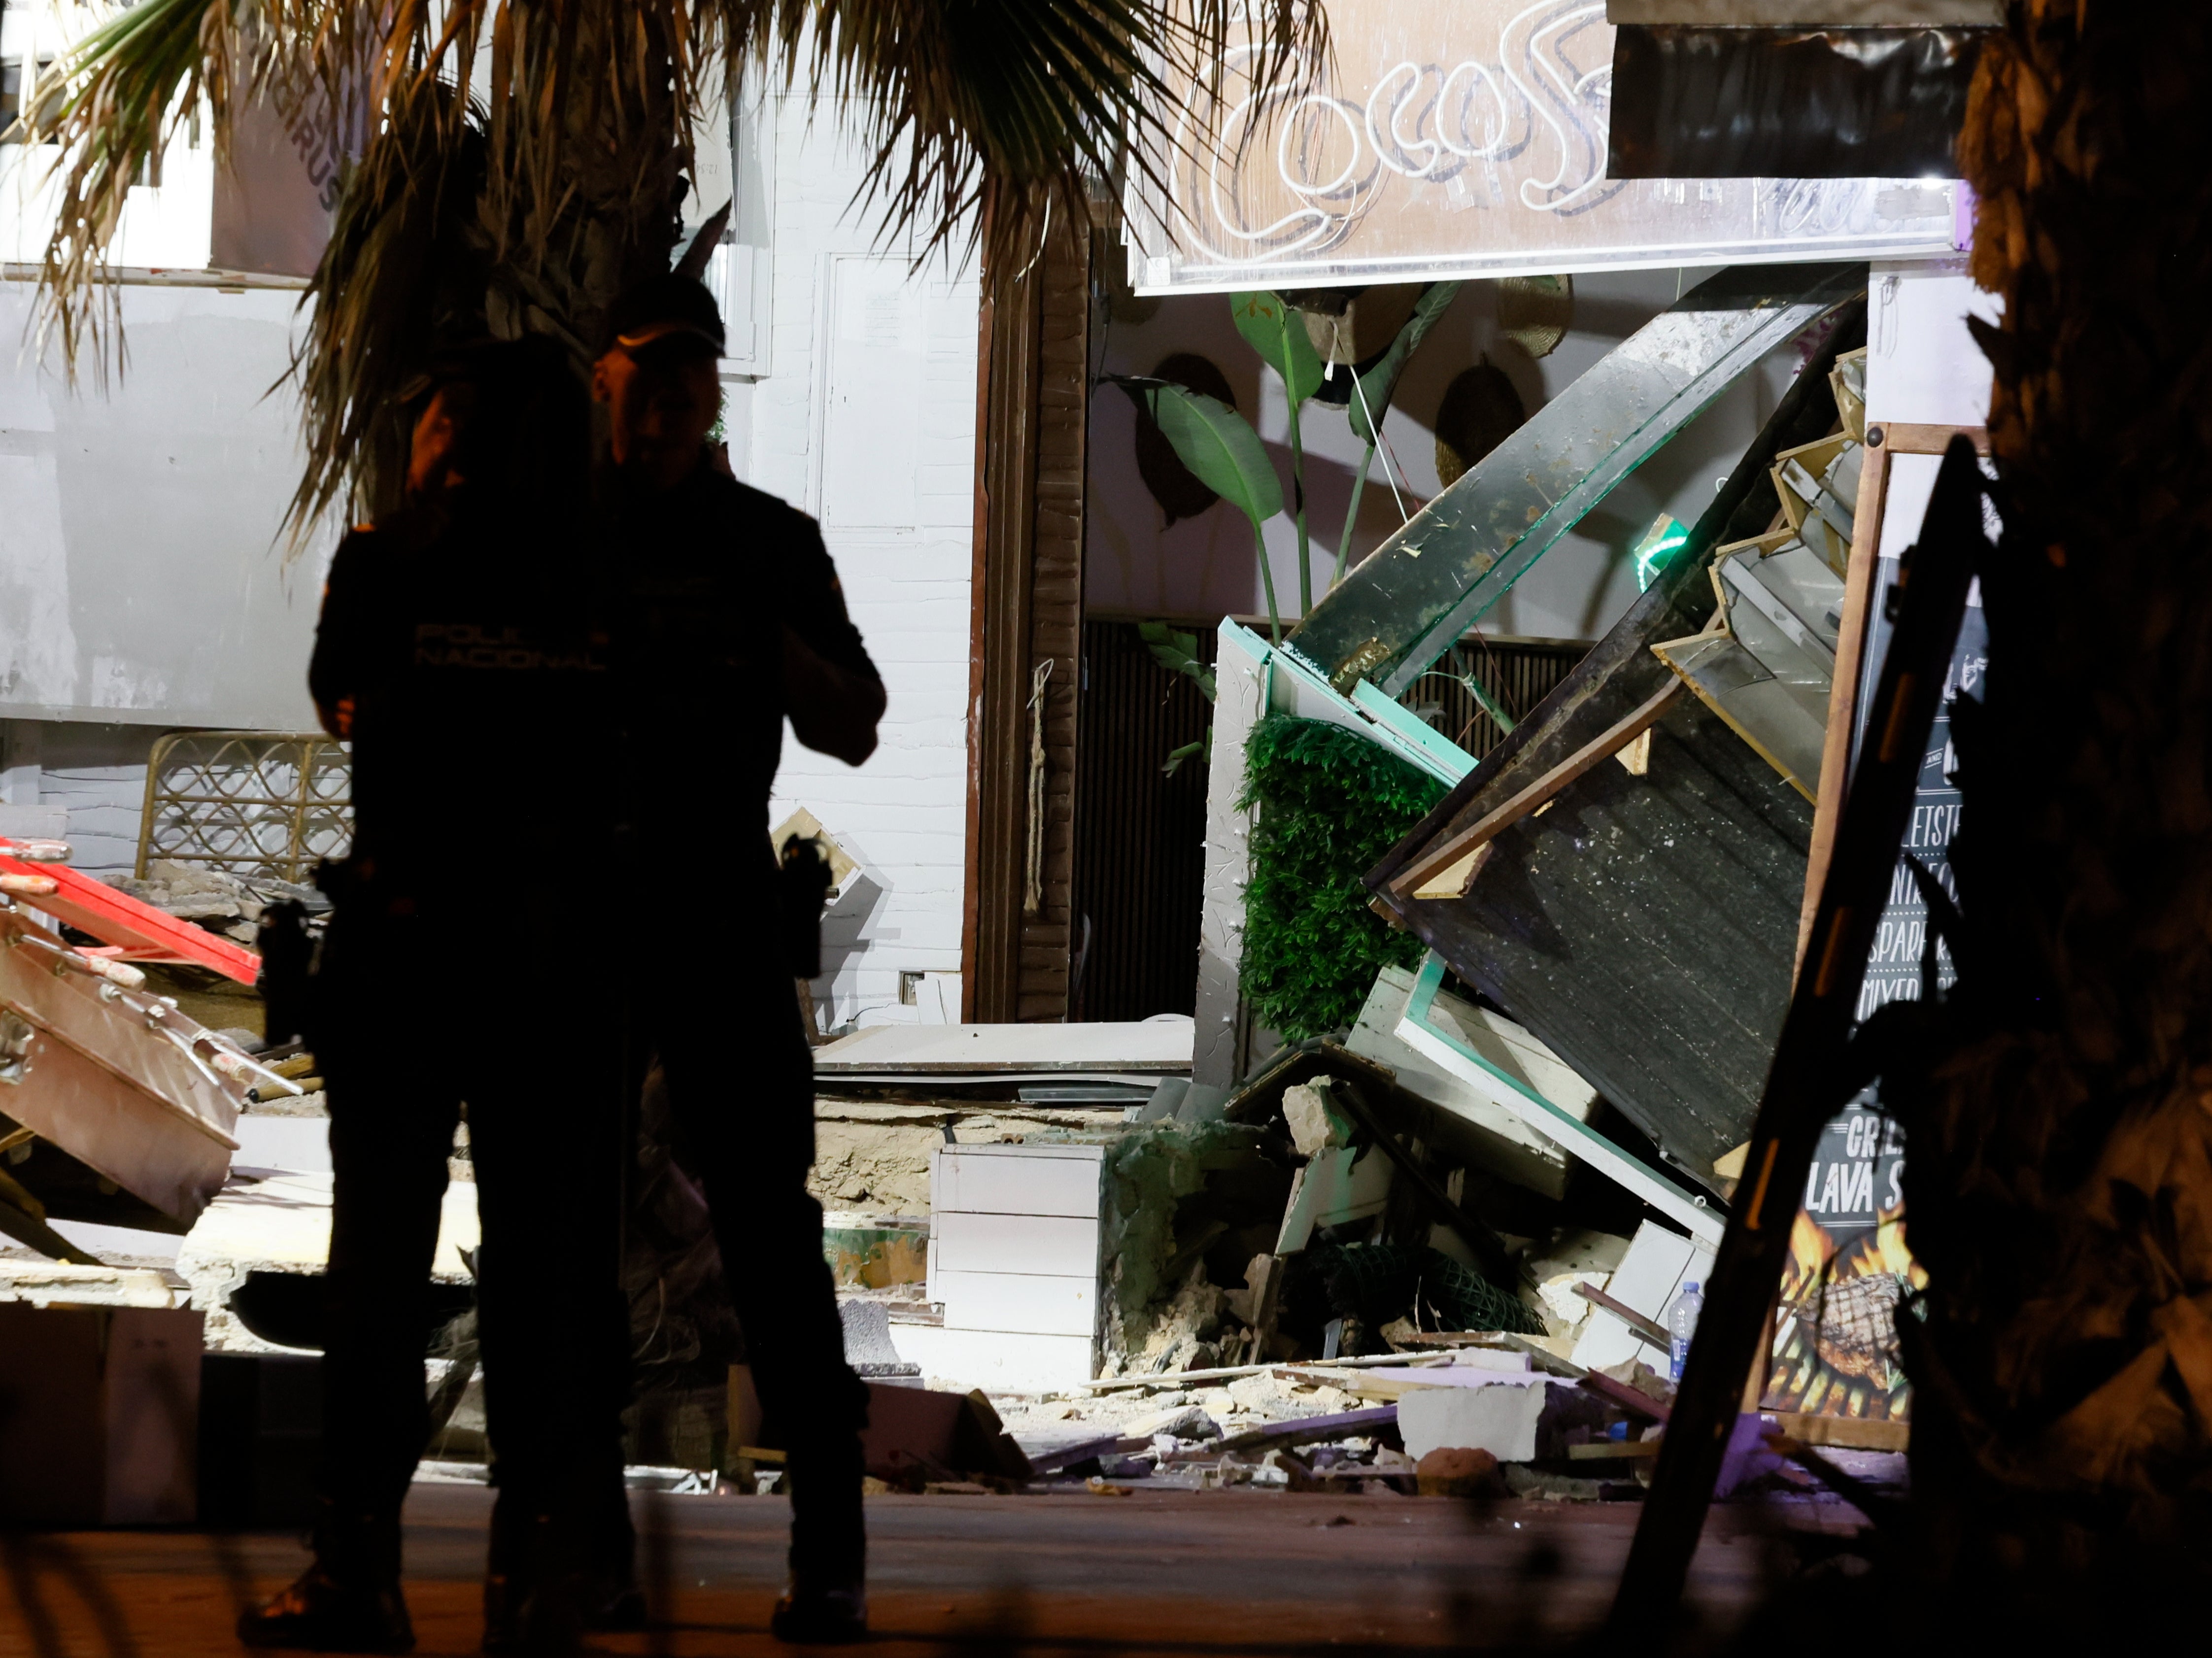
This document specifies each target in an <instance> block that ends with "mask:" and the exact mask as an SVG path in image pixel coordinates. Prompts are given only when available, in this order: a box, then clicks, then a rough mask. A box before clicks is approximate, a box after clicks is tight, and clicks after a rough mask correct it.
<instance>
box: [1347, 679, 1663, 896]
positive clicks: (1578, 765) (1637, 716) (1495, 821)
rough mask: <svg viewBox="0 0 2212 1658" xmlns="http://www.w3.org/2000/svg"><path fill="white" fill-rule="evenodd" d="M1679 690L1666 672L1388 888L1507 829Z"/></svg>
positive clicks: (1620, 745)
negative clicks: (1637, 699) (1621, 714)
mask: <svg viewBox="0 0 2212 1658" xmlns="http://www.w3.org/2000/svg"><path fill="white" fill-rule="evenodd" d="M1682 691H1683V686H1682V682H1681V681H1680V680H1679V679H1675V678H1672V677H1670V678H1668V681H1667V683H1665V684H1664V685H1662V686H1661V687H1660V688H1659V689H1658V691H1657V693H1656V695H1653V696H1651V697H1650V698H1649V699H1647V700H1646V701H1644V703H1643V704H1642V705H1641V706H1640V707H1638V708H1637V709H1636V711H1635V712H1634V713H1632V714H1630V715H1629V716H1628V718H1626V720H1622V721H1621V722H1620V724H1618V725H1616V726H1613V727H1612V728H1611V729H1610V730H1607V731H1606V732H1601V733H1600V734H1599V735H1598V736H1597V737H1595V738H1592V739H1591V740H1590V741H1589V742H1588V743H1586V744H1583V746H1582V747H1581V748H1580V749H1578V750H1576V751H1575V752H1574V753H1573V754H1571V755H1570V756H1568V757H1567V758H1566V759H1565V761H1563V762H1560V763H1559V765H1557V766H1554V767H1553V768H1552V769H1551V770H1550V771H1547V772H1546V773H1545V774H1543V775H1542V776H1541V777H1539V778H1538V779H1537V780H1535V781H1534V782H1533V783H1531V784H1529V785H1528V786H1527V787H1526V788H1524V789H1522V791H1521V792H1520V793H1518V794H1516V795H1515V796H1514V797H1513V798H1512V799H1510V800H1508V801H1506V802H1505V803H1504V805H1501V806H1498V808H1497V809H1496V810H1494V811H1490V812H1488V813H1486V814H1485V815H1484V816H1483V817H1481V818H1480V819H1479V820H1478V821H1477V822H1476V823H1475V824H1474V827H1473V828H1471V829H1462V831H1461V832H1460V833H1459V834H1457V835H1453V836H1451V837H1450V838H1449V840H1447V841H1444V842H1443V844H1442V845H1440V846H1437V847H1433V848H1431V850H1429V851H1427V852H1425V853H1422V854H1421V855H1420V857H1419V858H1418V859H1415V860H1414V861H1413V863H1412V864H1410V865H1407V868H1406V869H1405V871H1404V872H1402V873H1401V874H1399V875H1397V876H1395V877H1394V878H1392V880H1391V882H1390V890H1391V891H1393V892H1395V893H1399V894H1401V895H1402V894H1405V893H1408V892H1413V890H1415V889H1417V888H1423V887H1426V886H1427V885H1428V884H1429V882H1430V879H1431V878H1432V877H1434V876H1437V875H1441V874H1443V872H1444V871H1446V870H1448V869H1449V868H1450V867H1451V866H1452V865H1455V864H1456V863H1459V862H1461V861H1462V859H1467V858H1468V857H1470V856H1471V855H1472V854H1474V853H1476V852H1478V851H1480V849H1481V848H1482V847H1485V846H1486V845H1488V844H1489V843H1490V842H1491V841H1493V840H1495V839H1496V838H1497V837H1498V835H1499V834H1501V833H1502V832H1504V830H1506V829H1510V828H1511V827H1512V826H1513V825H1514V824H1516V823H1519V822H1520V821H1521V820H1522V818H1523V817H1527V816H1528V814H1529V813H1530V812H1532V811H1535V810H1536V809H1537V808H1538V807H1540V806H1541V805H1543V804H1544V803H1545V802H1546V801H1547V800H1549V799H1552V797H1553V795H1555V794H1557V793H1559V791H1560V790H1562V789H1564V788H1565V787H1566V786H1567V785H1568V784H1570V783H1571V782H1573V781H1574V780H1576V779H1577V778H1578V777H1580V776H1582V775H1583V774H1585V773H1587V772H1589V771H1590V770H1592V769H1594V768H1595V767H1596V766H1597V765H1598V764H1599V763H1600V762H1603V761H1607V760H1610V759H1611V758H1613V756H1614V755H1616V754H1618V753H1620V750H1623V749H1625V748H1626V747H1627V746H1628V745H1629V744H1631V743H1633V742H1634V741H1635V740H1636V739H1637V738H1639V737H1641V736H1643V735H1644V732H1648V731H1650V729H1651V728H1652V726H1656V725H1657V724H1658V723H1659V720H1660V717H1661V716H1662V715H1663V714H1665V713H1666V712H1667V710H1668V708H1672V707H1673V706H1674V700H1675V699H1676V698H1677V697H1679V696H1680V695H1682ZM1473 876H1474V871H1473V869H1472V868H1470V870H1469V872H1468V878H1469V879H1472V878H1473ZM1465 891H1466V888H1465V887H1464V886H1462V887H1461V888H1460V889H1459V890H1458V891H1457V892H1454V893H1439V894H1437V895H1435V896H1439V897H1457V896H1462V895H1463V894H1464V893H1465ZM1420 896H1423V897H1426V896H1431V895H1429V894H1428V893H1426V892H1423V893H1422V894H1421V895H1420Z"/></svg>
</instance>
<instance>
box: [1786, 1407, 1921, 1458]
mask: <svg viewBox="0 0 2212 1658" xmlns="http://www.w3.org/2000/svg"><path fill="white" fill-rule="evenodd" d="M1774 1426H1775V1429H1776V1431H1778V1433H1780V1434H1781V1436H1783V1437H1784V1439H1790V1440H1794V1441H1796V1442H1797V1443H1798V1444H1800V1445H1822V1446H1826V1447H1827V1448H1830V1449H1832V1450H1838V1451H1902V1450H1905V1449H1906V1448H1908V1447H1909V1446H1910V1444H1911V1440H1912V1428H1911V1424H1910V1423H1905V1422H1892V1421H1887V1420H1885V1421H1873V1420H1870V1419H1869V1418H1863V1417H1852V1416H1806V1415H1803V1414H1802V1413H1800V1412H1792V1411H1784V1412H1780V1413H1778V1415H1777V1416H1776V1417H1775V1418H1774Z"/></svg>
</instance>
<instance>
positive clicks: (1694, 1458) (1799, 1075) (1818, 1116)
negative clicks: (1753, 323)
mask: <svg viewBox="0 0 2212 1658" xmlns="http://www.w3.org/2000/svg"><path fill="white" fill-rule="evenodd" d="M1869 435H1871V434H1869ZM1960 459H1961V464H1960V465H1958V466H1956V467H1953V466H1951V465H1948V464H1947V465H1946V466H1945V469H1944V471H1943V473H1942V476H1940V477H1939V478H1938V480H1937V483H1936V489H1935V492H1934V495H1933V496H1932V497H1931V500H1930V502H1929V510H1928V515H1927V519H1926V521H1925V522H1924V523H1923V526H1922V528H1921V531H1920V534H1919V537H1917V543H1916V550H1915V552H1914V554H1913V566H1912V579H1911V581H1910V582H1909V583H1907V584H1905V586H1903V587H1902V588H1901V589H1900V591H1901V592H1903V594H1904V599H1903V603H1902V604H1901V605H1900V607H1899V613H1898V619H1897V626H1896V630H1895V632H1894V633H1893V635H1891V641H1890V647H1889V650H1888V653H1887V658H1886V659H1885V660H1884V661H1883V663H1882V669H1881V679H1880V681H1879V683H1878V686H1877V689H1876V690H1875V701H1874V705H1873V708H1872V710H1871V719H1870V720H1869V729H1870V730H1873V731H1875V732H1880V733H1881V736H1880V737H1879V738H1878V739H1877V740H1876V741H1875V742H1874V743H1873V744H1869V748H1868V750H1867V751H1866V753H1865V754H1864V755H1863V756H1861V757H1860V760H1859V763H1858V766H1857V771H1856V774H1855V775H1854V776H1853V778H1852V780H1851V786H1850V790H1849V792H1848V793H1847V795H1846V798H1845V800H1844V818H1843V822H1842V823H1841V824H1840V825H1839V826H1838V829H1837V834H1836V845H1835V849H1834V852H1833V853H1832V857H1831V859H1830V864H1829V868H1828V874H1827V879H1826V882H1825V884H1824V885H1823V890H1822V891H1821V895H1820V912H1819V914H1818V915H1817V916H1816V917H1815V918H1814V929H1813V940H1812V944H1811V945H1810V946H1809V947H1808V950H1807V951H1806V956H1805V960H1806V963H1807V966H1808V971H1807V972H1806V973H1804V974H1803V975H1801V977H1800V979H1799V981H1798V984H1797V987H1796V993H1795V994H1794V995H1793V997H1792V999H1791V1001H1790V1011H1789V1014H1788V1017H1787V1018H1786V1019H1785V1021H1784V1025H1783V1030H1782V1039H1781V1041H1780V1042H1779V1043H1778V1045H1777V1046H1776V1048H1775V1052H1774V1061H1773V1066H1772V1069H1771V1071H1770V1072H1769V1074H1768V1077H1767V1082H1766V1086H1765V1090H1764V1091H1763V1093H1762V1095H1761V1096H1760V1099H1759V1113H1758V1116H1757V1119H1756V1121H1755V1122H1754V1124H1753V1133H1752V1136H1751V1139H1752V1149H1751V1154H1750V1157H1749V1160H1748V1163H1747V1168H1746V1170H1745V1184H1744V1187H1743V1189H1741V1191H1740V1192H1739V1193H1738V1195H1737V1198H1736V1199H1735V1203H1734V1204H1733V1205H1732V1206H1731V1209H1730V1212H1729V1225H1728V1231H1727V1235H1726V1236H1725V1237H1724V1238H1723V1241H1722V1244H1721V1249H1720V1254H1719V1256H1718V1258H1717V1260H1716V1261H1715V1263H1714V1267H1713V1272H1712V1275H1711V1280H1710V1282H1708V1283H1707V1284H1706V1285H1705V1310H1704V1311H1703V1313H1701V1314H1700V1315H1699V1321H1698V1339H1697V1342H1696V1345H1693V1346H1692V1348H1691V1350H1690V1356H1689V1361H1688V1363H1687V1364H1686V1366H1685V1368H1684V1371H1683V1376H1682V1382H1681V1386H1680V1390H1679V1391H1678V1392H1677V1394H1676V1395H1675V1400H1674V1412H1673V1413H1674V1415H1676V1416H1679V1417H1680V1418H1682V1422H1681V1424H1680V1431H1678V1432H1674V1433H1670V1434H1668V1436H1667V1440H1666V1448H1665V1449H1663V1450H1662V1452H1661V1453H1660V1457H1659V1465H1658V1468H1657V1471H1656V1475H1655V1478H1654V1480H1653V1484H1652V1489H1651V1494H1650V1497H1649V1499H1648V1500H1647V1501H1646V1502H1645V1503H1644V1511H1643V1513H1642V1514H1641V1515H1638V1522H1637V1529H1636V1539H1635V1541H1634V1542H1633V1544H1632V1546H1631V1547H1630V1551H1629V1558H1628V1564H1627V1566H1626V1569H1625V1570H1623V1572H1622V1574H1621V1579H1620V1590H1619V1593H1618V1596H1617V1598H1616V1599H1615V1600H1614V1602H1613V1612H1612V1616H1611V1619H1610V1620H1609V1622H1608V1625H1607V1628H1608V1631H1612V1632H1618V1633H1620V1634H1622V1635H1628V1634H1631V1633H1632V1632H1633V1631H1643V1630H1648V1629H1651V1628H1654V1627H1662V1626H1664V1625H1666V1624H1667V1623H1668V1621H1669V1620H1670V1619H1671V1618H1672V1617H1673V1615H1674V1607H1675V1606H1676V1605H1677V1604H1678V1603H1679V1601H1680V1596H1681V1593H1682V1586H1683V1583H1684V1581H1685V1579H1686V1576H1687V1574H1688V1570H1689V1564H1690V1558H1691V1556H1692V1554H1693V1553H1694V1552H1696V1549H1697V1544H1698V1537H1699V1533H1700V1532H1701V1531H1702V1530H1703V1529H1704V1526H1705V1515H1706V1510H1707V1508H1708V1506H1709V1505H1710V1504H1711V1501H1712V1495H1713V1487H1714V1483H1715V1480H1716V1479H1717V1475H1718V1473H1719V1471H1720V1467H1721V1459H1722V1454H1723V1450H1724V1449H1725V1448H1726V1442H1727V1440H1728V1437H1729V1423H1730V1422H1732V1421H1733V1420H1735V1418H1736V1417H1737V1415H1738V1413H1739V1410H1740V1406H1739V1402H1738V1401H1739V1400H1740V1398H1741V1394H1742V1390H1743V1381H1744V1374H1745V1372H1746V1371H1747V1370H1748V1369H1749V1368H1750V1366H1751V1363H1752V1361H1753V1357H1754V1355H1755V1353H1756V1351H1757V1349H1758V1346H1759V1332H1760V1329H1761V1327H1762V1326H1763V1325H1764V1323H1765V1316H1766V1311H1767V1309H1768V1308H1769V1307H1770V1306H1771V1305H1772V1303H1773V1297H1774V1287H1775V1285H1776V1284H1777V1283H1778V1282H1779V1281H1780V1279H1781V1277H1782V1272H1783V1269H1784V1265H1785V1264H1786V1260H1787V1257H1788V1253H1789V1250H1790V1232H1791V1230H1792V1228H1791V1222H1792V1220H1793V1218H1795V1217H1796V1213H1797V1206H1798V1204H1799V1203H1800V1202H1801V1201H1802V1185H1803V1181H1804V1180H1805V1175H1806V1170H1807V1169H1808V1167H1809V1166H1810V1165H1811V1163H1812V1159H1813V1153H1814V1145H1815V1143H1816V1142H1817V1141H1818V1139H1819V1138H1820V1133H1821V1131H1822V1130H1823V1128H1824V1127H1826V1122H1827V1121H1828V1119H1829V1117H1830V1115H1831V1114H1832V1112H1833V1110H1834V1108H1835V1105H1836V1103H1837V1101H1836V1099H1835V1097H1834V1096H1835V1092H1836V1082H1835V1077H1836V1070H1837V1067H1838V1064H1839V1063H1840V1062H1841V1058H1842V1055H1843V1053H1844V1044H1845V1043H1846V1042H1848V1041H1849V1039H1850V1032H1851V1029H1852V1026H1853V1024H1854V1023H1855V1020H1856V1015H1857V1004H1858V996H1859V989H1860V987H1861V986H1862V984H1863V982H1864V981H1865V975H1866V969H1867V958H1868V955H1869V950H1870V949H1871V947H1872V945H1873V942H1874V933H1875V926H1877V925H1878V924H1879V922H1880V920H1881V910H1882V906H1883V902H1884V897H1885V895H1886V894H1887V891H1888V889H1889V884H1890V882H1891V880H1892V879H1893V876H1894V873H1895V871H1896V867H1897V848H1898V846H1899V842H1900V841H1902V840H1903V838H1904V834H1905V824H1906V822H1907V820H1908V818H1909V817H1910V815H1911V809H1912V801H1913V796H1914V792H1915V790H1916V788H1917V786H1918V783H1919V779H1920V772H1921V766H1922V762H1923V759H1924V757H1925V756H1926V752H1927V741H1928V736H1929V731H1930V729H1931V728H1932V726H1933V723H1934V720H1935V716H1936V711H1937V708H1938V705H1939V703H1940V701H1941V700H1942V692H1943V686H1944V683H1945V681H1946V679H1947V678H1948V672H1947V670H1948V665H1949V663H1950V660H1951V657H1952V654H1953V652H1954V647H1955V645H1956V642H1957V640H1958V636H1959V628H1960V623H1961V621H1962V619H1963V617H1964V616H1965V613H1966V594H1967V590H1968V588H1969V586H1970V585H1971V584H1972V579H1973V572H1974V568H1975V567H1976V565H1977V564H1978V562H1979V561H1980V560H1981V559H1982V558H1983V557H1985V556H1987V554H1988V550H1989V549H1988V544H1987V542H1986V540H1985V539H1984V531H1983V529H1982V511H1983V506H1984V500H1985V496H1984V489H1983V484H1982V480H1981V478H1980V477H1979V476H1978V472H1977V471H1976V469H1975V468H1974V467H1973V466H1972V465H1970V464H1965V462H1964V457H1963V455H1962V456H1961V458H1960Z"/></svg>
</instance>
